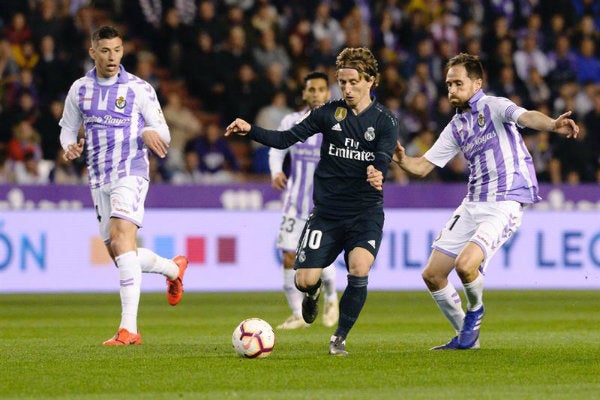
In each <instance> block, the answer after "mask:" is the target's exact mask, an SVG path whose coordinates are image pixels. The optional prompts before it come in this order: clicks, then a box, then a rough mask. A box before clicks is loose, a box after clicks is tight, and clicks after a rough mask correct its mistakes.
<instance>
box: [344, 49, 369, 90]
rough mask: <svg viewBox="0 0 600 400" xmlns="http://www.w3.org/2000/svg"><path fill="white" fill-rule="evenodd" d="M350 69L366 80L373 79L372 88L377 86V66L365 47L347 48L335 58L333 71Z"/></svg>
mask: <svg viewBox="0 0 600 400" xmlns="http://www.w3.org/2000/svg"><path fill="white" fill-rule="evenodd" d="M342 68H350V69H355V70H357V71H358V74H359V75H360V76H362V77H363V78H365V79H366V80H369V79H374V83H373V88H376V87H377V85H378V84H379V64H378V63H377V60H376V59H375V56H374V55H373V53H372V52H371V50H369V49H367V48H366V47H357V48H352V47H347V48H345V49H344V50H342V52H341V53H340V54H339V55H338V56H337V58H336V60H335V69H336V70H340V69H342Z"/></svg>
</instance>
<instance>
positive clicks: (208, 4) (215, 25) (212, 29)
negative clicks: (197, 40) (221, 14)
mask: <svg viewBox="0 0 600 400" xmlns="http://www.w3.org/2000/svg"><path fill="white" fill-rule="evenodd" d="M193 29H194V32H195V34H196V35H198V34H199V33H200V32H205V33H206V34H207V35H208V36H209V37H210V38H211V41H212V42H217V43H218V42H221V40H222V39H223V34H224V32H222V29H221V24H220V23H219V21H218V19H217V13H216V7H215V3H214V1H213V0H201V1H200V3H199V4H198V8H197V10H196V18H195V20H194V23H193Z"/></svg>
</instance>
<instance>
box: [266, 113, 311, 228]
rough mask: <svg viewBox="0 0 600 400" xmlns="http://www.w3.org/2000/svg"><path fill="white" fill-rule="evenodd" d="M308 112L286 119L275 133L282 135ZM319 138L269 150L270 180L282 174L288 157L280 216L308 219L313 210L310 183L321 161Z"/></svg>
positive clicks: (290, 115) (288, 116) (291, 115)
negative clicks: (287, 169) (288, 164)
mask: <svg viewBox="0 0 600 400" xmlns="http://www.w3.org/2000/svg"><path fill="white" fill-rule="evenodd" d="M308 112H309V110H308V109H305V110H303V111H298V112H295V113H292V114H288V115H286V116H285V117H284V118H283V120H281V123H280V124H279V128H278V130H280V131H284V130H288V129H290V128H291V127H292V126H294V125H296V124H297V123H298V122H300V121H301V120H302V119H303V118H302V117H303V116H305V115H306V114H307V113H308ZM322 140H323V135H322V134H320V133H318V134H316V135H313V136H310V137H309V138H308V139H306V141H304V142H298V143H295V144H294V145H292V146H290V147H288V148H287V149H281V150H280V149H276V148H271V149H270V150H269V168H270V169H271V177H275V175H277V174H278V173H280V172H282V168H283V161H284V159H285V156H286V154H287V153H288V152H289V153H290V173H289V177H288V181H287V187H286V190H285V195H284V200H283V214H284V215H287V216H293V217H295V218H301V219H303V220H306V219H308V215H309V214H310V211H311V210H312V208H313V198H312V196H313V180H314V173H315V169H316V168H317V164H318V163H319V160H320V159H321V142H322Z"/></svg>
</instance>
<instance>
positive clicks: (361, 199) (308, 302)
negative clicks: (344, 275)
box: [225, 48, 399, 355]
mask: <svg viewBox="0 0 600 400" xmlns="http://www.w3.org/2000/svg"><path fill="white" fill-rule="evenodd" d="M336 71H337V80H338V84H339V85H340V89H341V91H342V95H343V99H341V100H335V101H330V102H328V103H326V104H324V105H323V106H321V107H317V108H315V109H314V110H312V111H311V112H310V113H308V114H307V115H306V116H305V118H304V119H303V120H302V121H301V122H299V123H298V124H297V125H295V126H293V127H292V128H290V129H289V130H286V131H271V130H265V129H263V128H260V127H258V126H251V125H250V124H249V123H248V122H246V121H244V120H242V119H239V118H238V119H236V120H235V121H233V122H232V123H231V124H230V125H229V126H228V127H227V129H226V131H225V135H226V136H228V135H230V134H232V133H237V134H239V135H246V134H247V135H249V137H250V138H251V139H253V140H255V141H257V142H259V143H262V144H264V145H267V146H270V147H275V148H286V147H289V146H291V145H293V144H294V143H296V142H298V141H305V140H306V139H307V138H309V137H310V136H312V135H314V134H316V133H319V132H322V133H323V141H322V144H321V160H320V162H319V164H318V166H317V169H316V170H315V177H314V192H313V197H314V208H313V211H312V213H311V215H310V217H309V219H308V221H307V223H306V226H305V228H304V232H303V234H302V237H301V242H300V244H299V246H298V250H297V252H296V260H295V265H294V268H295V269H296V281H295V284H296V287H298V289H299V290H300V291H302V292H304V293H305V295H304V300H303V302H302V316H303V318H304V320H305V321H306V322H307V323H312V322H313V321H314V320H315V319H316V317H317V313H318V306H317V304H318V299H319V295H320V289H321V271H322V269H323V267H326V266H328V265H330V264H331V263H332V262H333V261H334V260H335V259H336V258H337V256H338V255H339V254H340V253H341V252H342V250H343V251H344V260H345V261H346V268H347V270H348V284H347V286H346V289H345V290H344V293H343V295H342V297H341V299H340V303H339V311H340V316H339V321H338V326H337V329H336V331H335V333H334V334H333V336H332V337H331V339H330V343H329V354H332V355H346V354H347V351H346V349H345V340H346V337H347V335H348V333H349V332H350V330H351V329H352V326H353V325H354V323H355V322H356V320H357V318H358V316H359V314H360V311H361V310H362V308H363V306H364V304H365V301H366V298H367V283H368V276H369V270H370V269H371V266H372V265H373V262H374V261H375V257H376V256H377V252H378V250H379V246H380V242H381V236H382V229H383V221H384V214H383V176H385V173H386V171H387V168H388V165H389V163H390V162H391V159H392V155H393V152H394V148H395V146H396V141H397V140H398V133H399V126H398V121H397V120H396V118H395V117H394V116H393V115H392V113H391V112H390V111H389V110H388V109H387V108H385V107H384V106H383V105H381V104H380V103H378V102H377V101H376V100H374V99H373V98H371V95H370V93H371V90H372V89H374V88H375V87H376V86H377V82H378V79H379V72H378V64H377V60H376V59H375V57H374V56H373V54H372V53H371V51H370V50H369V49H367V48H346V49H344V50H342V52H341V53H340V54H339V55H338V57H337V59H336Z"/></svg>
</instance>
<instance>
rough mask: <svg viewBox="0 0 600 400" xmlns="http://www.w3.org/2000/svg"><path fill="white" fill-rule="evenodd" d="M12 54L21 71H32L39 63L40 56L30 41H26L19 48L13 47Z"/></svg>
mask: <svg viewBox="0 0 600 400" xmlns="http://www.w3.org/2000/svg"><path fill="white" fill-rule="evenodd" d="M12 52H13V58H14V60H15V62H16V63H17V65H18V66H19V68H22V69H25V68H26V69H33V68H35V66H36V65H37V63H38V62H39V61H40V55H39V54H38V53H37V51H36V49H35V46H34V45H33V42H32V41H31V40H26V41H24V42H23V43H22V44H21V45H19V46H13V48H12Z"/></svg>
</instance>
